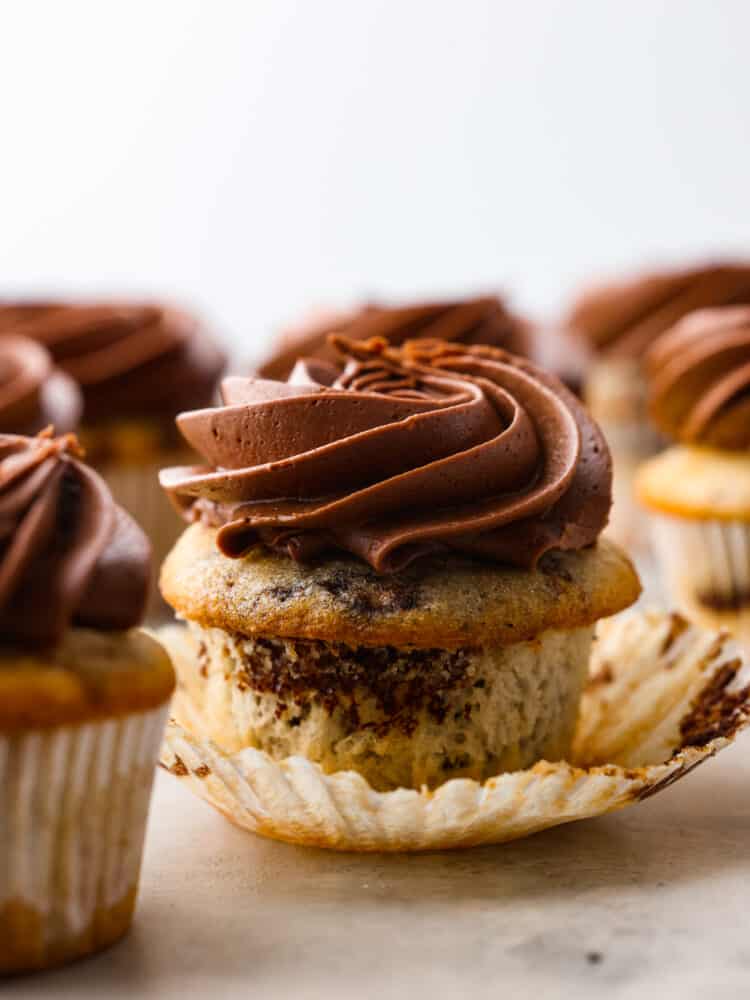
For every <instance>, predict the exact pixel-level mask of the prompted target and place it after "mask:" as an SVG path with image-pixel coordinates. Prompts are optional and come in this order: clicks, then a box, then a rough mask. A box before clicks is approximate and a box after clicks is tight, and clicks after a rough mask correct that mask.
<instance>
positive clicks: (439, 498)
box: [161, 339, 611, 573]
mask: <svg viewBox="0 0 750 1000" xmlns="http://www.w3.org/2000/svg"><path fill="white" fill-rule="evenodd" d="M334 346H335V347H336V348H337V349H338V351H339V352H340V354H341V357H342V361H343V363H344V368H343V372H341V371H340V369H339V367H338V366H336V365H330V364H328V363H326V362H321V361H317V360H314V361H305V362H300V363H298V364H297V366H296V367H295V369H294V371H293V372H292V374H291V376H290V378H289V380H288V382H275V381H268V380H263V379H254V378H230V379H226V380H225V381H224V383H223V386H222V395H223V399H224V404H225V405H224V406H222V407H218V408H214V409H208V410H197V411H193V412H190V413H184V414H182V415H181V416H180V417H179V418H178V424H179V427H180V430H181V431H182V433H183V435H184V436H185V438H186V439H187V441H188V442H189V443H190V444H191V445H192V446H193V447H194V448H195V449H196V450H197V451H198V452H199V453H200V454H201V455H203V457H204V458H205V459H206V461H207V463H208V465H207V466H206V467H187V468H185V467H183V468H172V469H167V470H164V471H163V472H162V475H161V482H162V485H163V487H164V488H165V489H166V491H167V492H168V494H170V496H171V497H172V499H173V501H174V502H175V504H176V506H177V507H178V509H180V510H181V512H182V513H183V515H184V516H185V518H186V519H187V520H201V521H203V522H204V523H205V524H208V525H213V526H218V527H219V531H218V533H217V543H218V545H219V548H220V549H221V551H222V552H223V553H224V554H225V555H227V556H230V557H240V556H242V555H243V554H245V553H246V552H247V551H248V550H249V549H250V548H251V547H252V546H253V545H255V544H256V543H258V542H263V543H265V545H266V546H268V547H270V548H271V549H274V550H276V551H278V552H283V553H285V554H287V555H289V556H291V557H292V558H293V559H296V560H298V561H306V560H308V559H310V558H311V557H313V556H316V555H318V554H320V553H322V552H324V551H326V550H331V549H334V550H335V549H338V550H343V551H346V552H349V553H352V554H353V555H355V556H357V557H359V558H360V559H363V560H365V561H366V562H367V563H369V564H370V566H371V567H373V568H374V569H375V570H376V571H377V572H380V573H387V572H393V571H397V570H400V569H402V568H403V567H404V566H406V565H408V564H409V563H411V562H413V561H414V560H416V559H418V558H420V557H422V556H426V555H429V554H430V553H435V552H441V551H442V552H451V551H452V552H461V553H464V554H467V555H471V556H478V557H482V558H486V559H490V560H495V561H497V562H500V563H505V564H510V565H513V566H520V567H525V568H531V567H534V566H536V564H537V562H538V560H539V558H540V557H541V556H542V555H543V554H544V553H545V552H547V551H549V550H550V549H579V548H582V547H584V546H588V545H591V544H592V543H594V542H595V541H596V539H597V537H598V536H599V534H600V532H601V531H602V529H603V528H604V526H605V524H606V522H607V517H608V513H609V508H610V504H611V462H610V456H609V451H608V449H607V445H606V443H605V441H604V438H603V436H602V434H601V432H600V431H599V428H598V427H597V426H596V424H595V423H594V422H593V420H592V419H591V417H590V416H589V415H588V413H587V412H586V411H585V410H584V408H583V407H582V406H581V404H580V403H579V402H578V401H577V400H576V398H575V397H574V396H573V395H572V393H570V392H569V391H568V390H567V389H565V387H564V386H563V385H562V384H561V383H560V382H558V380H557V379H555V378H554V377H553V376H551V375H548V374H546V373H544V372H542V371H540V370H539V369H537V368H536V367H535V366H533V365H532V364H531V363H530V362H527V361H525V360H523V359H521V358H518V357H515V356H513V355H511V354H508V353H506V352H505V351H502V350H499V349H497V348H492V347H483V346H473V347H464V346H463V345H456V344H448V343H444V342H437V341H425V340H417V341H413V342H408V343H406V344H405V345H404V346H403V347H402V348H400V349H395V348H391V347H389V346H388V345H387V343H386V342H385V341H384V340H382V339H374V340H371V341H368V342H366V343H355V342H353V341H347V340H343V339H338V340H337V341H336V342H335V344H334Z"/></svg>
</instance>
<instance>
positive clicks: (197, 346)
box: [0, 302, 225, 612]
mask: <svg viewBox="0 0 750 1000" xmlns="http://www.w3.org/2000/svg"><path fill="white" fill-rule="evenodd" d="M4 331H7V332H11V331H12V332H15V333H18V334H21V335H23V336H25V337H27V338H32V339H33V340H35V341H37V342H38V343H40V344H42V345H43V346H44V347H45V348H46V349H47V350H48V351H49V352H50V353H51V355H52V357H53V358H54V360H55V363H56V364H57V365H58V367H59V368H60V369H62V371H63V372H65V373H66V374H67V375H68V376H70V377H71V378H72V379H74V380H75V382H77V384H78V385H79V386H80V389H81V391H82V394H83V401H84V412H83V421H82V425H81V428H80V440H81V443H82V445H83V447H84V449H85V451H86V457H87V460H88V461H89V462H90V463H91V464H92V465H93V466H94V467H95V468H96V469H97V471H98V472H99V473H100V474H101V475H102V476H103V477H104V478H105V480H106V481H107V484H108V486H109V488H110V489H111V491H112V493H113V495H114V497H115V500H116V501H117V503H119V504H121V505H122V506H123V507H124V508H125V509H126V510H127V511H129V512H130V513H131V514H132V515H133V516H134V517H136V518H137V520H138V522H139V523H140V524H141V525H142V527H143V528H144V530H145V531H146V534H147V535H148V536H149V538H150V539H151V541H152V544H153V545H154V555H155V564H158V562H159V561H160V560H161V559H162V558H163V556H164V555H166V553H167V552H168V551H169V549H170V548H171V546H172V544H173V543H174V540H175V539H176V537H177V536H178V534H179V522H178V520H177V519H176V518H175V516H174V511H173V510H171V508H170V506H169V504H167V503H166V502H165V499H164V496H163V494H162V492H161V490H160V489H159V485H158V481H157V475H158V470H159V468H160V467H161V466H163V465H165V464H170V463H172V462H187V461H191V460H192V458H191V456H190V455H189V453H188V452H187V451H186V449H185V446H184V444H183V443H182V442H181V440H180V439H179V436H178V435H177V434H176V431H175V427H174V417H175V415H176V414H177V413H179V412H180V410H182V409H184V408H185V407H186V406H190V405H196V401H198V404H197V405H203V406H208V405H209V404H210V403H211V402H212V400H213V397H214V392H215V388H216V382H217V379H218V377H219V375H220V373H221V371H222V370H223V367H224V360H225V359H224V355H223V354H222V352H221V351H220V350H219V348H218V347H217V346H216V344H215V342H214V341H213V339H212V338H211V337H210V336H209V334H208V333H207V332H206V330H205V329H204V328H203V327H202V326H201V324H200V323H199V322H198V321H197V320H196V319H195V318H194V317H192V316H191V315H189V314H188V313H185V312H182V311H179V310H176V309H172V308H167V307H163V306H160V305H156V304H127V303H122V304H121V303H102V304H90V303H81V304H79V303H42V302H30V303H6V304H5V305H4V306H0V333H2V332H4ZM153 594H154V597H155V598H156V601H155V602H154V603H153V604H152V606H151V609H150V610H151V611H152V612H158V610H159V606H160V604H161V602H160V601H158V593H157V591H156V589H155V588H154V591H153ZM157 602H158V603H157ZM162 607H163V606H162Z"/></svg>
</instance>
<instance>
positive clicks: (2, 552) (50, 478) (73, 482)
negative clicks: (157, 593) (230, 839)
mask: <svg viewBox="0 0 750 1000" xmlns="http://www.w3.org/2000/svg"><path fill="white" fill-rule="evenodd" d="M79 455H80V453H79V450H78V446H77V443H76V440H75V438H74V437H72V436H71V435H67V436H63V437H58V438H53V437H52V436H51V435H50V434H42V435H40V436H38V437H35V438H29V437H22V436H17V435H0V850H1V851H2V858H3V863H2V865H0V926H1V927H2V935H0V972H1V973H11V972H21V971H29V970H32V969H41V968H48V967H50V966H52V965H57V964H59V963H62V962H66V961H69V960H71V959H74V958H78V957H80V956H83V955H88V954H90V953H92V952H95V951H98V950H100V949H102V948H104V947H106V946H107V945H109V944H111V943H113V942H114V941H116V940H117V939H118V938H120V937H121V936H122V935H123V934H124V933H125V932H126V931H127V929H128V927H129V926H130V923H131V919H132V914H133V908H134V905H135V899H136V892H137V886H138V875H139V867H140V858H141V850H142V845H143V838H144V832H145V826H146V816H147V812H148V805H149V799H150V793H151V785H152V780H153V773H154V765H155V762H156V757H157V753H158V749H159V743H160V741H161V737H162V733H163V728H164V723H165V721H166V711H167V702H168V700H169V697H170V695H171V693H172V690H173V688H174V673H173V670H172V667H171V664H170V661H169V658H168V656H167V654H166V653H165V652H164V650H163V649H162V647H161V646H160V645H159V644H158V643H157V642H156V641H154V640H153V639H151V638H150V637H148V636H147V635H145V634H144V633H142V632H140V631H138V630H137V629H135V628H134V626H136V625H137V624H138V623H139V621H140V620H141V616H142V613H143V608H144V606H145V602H146V593H147V588H148V583H149V577H150V567H149V558H150V549H149V544H148V542H147V540H146V538H145V536H144V535H143V533H142V532H141V530H140V529H139V528H138V526H137V525H136V524H135V522H134V521H133V520H132V519H131V518H130V516H129V515H128V514H126V513H125V511H123V510H122V509H121V508H119V507H118V506H117V505H116V504H115V503H114V502H113V500H112V497H111V495H110V493H109V491H108V490H107V487H106V485H105V483H104V481H103V480H102V479H101V478H100V477H99V476H98V475H97V473H96V472H94V471H93V469H91V468H89V467H88V466H86V465H85V464H84V463H83V462H82V461H81V459H80V457H79Z"/></svg>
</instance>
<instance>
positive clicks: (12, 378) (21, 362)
mask: <svg viewBox="0 0 750 1000" xmlns="http://www.w3.org/2000/svg"><path fill="white" fill-rule="evenodd" d="M80 415H81V394H80V392H79V390H78V387H77V386H76V384H75V382H74V381H73V380H72V379H71V378H70V377H69V376H68V375H65V374H64V373H63V372H61V371H60V370H59V369H58V368H55V366H54V363H53V361H52V358H51V357H50V355H49V353H48V352H47V351H46V350H45V349H44V348H43V347H42V346H41V345H39V344H37V343H35V342H34V341H33V340H29V339H28V338H27V337H16V336H13V335H12V334H6V335H3V334H2V333H0V433H3V434H36V433H37V432H38V431H41V430H43V429H44V428H45V427H48V426H50V425H54V426H55V427H57V428H58V430H59V431H60V432H62V433H68V432H70V431H73V430H75V428H76V426H77V424H78V418H79V417H80Z"/></svg>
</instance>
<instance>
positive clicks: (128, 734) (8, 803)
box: [0, 705, 168, 974]
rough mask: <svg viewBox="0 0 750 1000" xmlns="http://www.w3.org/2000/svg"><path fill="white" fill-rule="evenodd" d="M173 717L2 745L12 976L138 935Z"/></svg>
mask: <svg viewBox="0 0 750 1000" xmlns="http://www.w3.org/2000/svg"><path fill="white" fill-rule="evenodd" d="M167 712H168V706H167V705H163V706H162V707H160V708H158V709H154V710H151V711H148V712H143V713H138V714H133V715H129V716H123V717H118V718H112V719H105V720H99V721H95V722H91V723H85V724H81V725H70V726H59V727H55V728H50V729H32V730H27V731H23V732H19V733H0V844H1V845H2V850H3V854H2V861H1V862H0V927H2V934H0V974H1V973H10V972H23V971H30V970H32V969H37V968H47V967H49V966H52V965H56V964H59V963H61V962H64V961H69V960H71V959H73V958H78V957H81V956H83V955H86V954H90V953H92V952H95V951H98V950H100V949H101V948H104V947H106V946H107V945H109V944H112V943H113V942H114V941H116V940H117V939H118V938H120V937H121V936H122V935H123V934H124V933H125V932H126V931H127V929H128V927H129V926H130V922H131V918H132V912H133V908H134V905H135V898H136V891H137V885H138V878H139V871H140V865H141V854H142V849H143V840H144V836H145V830H146V820H147V817H148V809H149V802H150V798H151V789H152V785H153V779H154V773H155V770H156V768H155V765H156V760H157V756H158V751H159V746H160V743H161V741H162V737H163V734H164V725H165V722H166V717H167Z"/></svg>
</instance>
